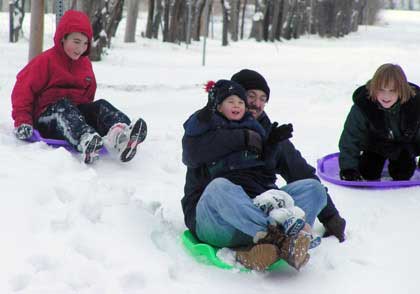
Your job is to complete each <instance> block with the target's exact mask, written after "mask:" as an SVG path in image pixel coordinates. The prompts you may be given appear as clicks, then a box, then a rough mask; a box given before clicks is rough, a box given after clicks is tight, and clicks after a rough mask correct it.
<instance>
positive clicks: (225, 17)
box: [220, 0, 229, 46]
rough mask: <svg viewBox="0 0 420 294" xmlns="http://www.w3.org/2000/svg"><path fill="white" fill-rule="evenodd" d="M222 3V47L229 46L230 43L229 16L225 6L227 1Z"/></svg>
mask: <svg viewBox="0 0 420 294" xmlns="http://www.w3.org/2000/svg"><path fill="white" fill-rule="evenodd" d="M220 2H221V3H222V14H223V28H222V46H227V45H228V44H229V41H228V27H229V16H228V13H229V12H228V10H227V8H226V5H225V0H221V1H220Z"/></svg>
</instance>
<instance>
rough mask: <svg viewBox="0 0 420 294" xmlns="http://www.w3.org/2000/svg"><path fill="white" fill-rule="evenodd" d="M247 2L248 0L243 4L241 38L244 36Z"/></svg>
mask: <svg viewBox="0 0 420 294" xmlns="http://www.w3.org/2000/svg"><path fill="white" fill-rule="evenodd" d="M247 4H248V0H244V3H243V6H242V17H241V40H242V39H243V38H244V28H245V13H246V6H247Z"/></svg>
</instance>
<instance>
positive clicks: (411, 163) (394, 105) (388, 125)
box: [339, 64, 420, 181]
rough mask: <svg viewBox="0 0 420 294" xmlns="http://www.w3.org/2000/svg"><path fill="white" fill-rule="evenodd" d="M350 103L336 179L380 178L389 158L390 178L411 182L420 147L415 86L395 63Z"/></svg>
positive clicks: (419, 98) (418, 100)
mask: <svg viewBox="0 0 420 294" xmlns="http://www.w3.org/2000/svg"><path fill="white" fill-rule="evenodd" d="M353 102H354V104H353V106H352V108H351V109H350V113H349V114H348V116H347V119H346V122H345V124H344V129H343V132H342V134H341V137H340V142H339V148H340V156H339V165H340V178H341V179H342V180H347V181H360V180H363V179H364V180H378V179H380V178H381V173H382V170H383V168H384V165H385V161H386V160H388V161H389V165H388V172H389V175H390V176H391V178H392V179H393V180H396V181H400V180H409V179H410V178H411V177H412V176H413V174H414V171H415V169H416V161H415V158H416V156H417V155H418V154H419V151H420V132H419V126H420V95H419V87H418V86H417V85H415V84H412V83H409V82H407V78H406V75H405V73H404V71H403V70H402V68H401V67H400V66H399V65H396V64H383V65H381V66H380V67H379V68H378V69H377V70H376V72H375V74H374V75H373V77H372V79H371V80H370V81H368V82H367V83H366V85H363V86H361V87H359V88H358V89H356V91H355V92H354V93H353Z"/></svg>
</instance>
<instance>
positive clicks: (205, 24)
mask: <svg viewBox="0 0 420 294" xmlns="http://www.w3.org/2000/svg"><path fill="white" fill-rule="evenodd" d="M212 4H213V0H206V2H205V4H204V9H203V13H204V14H203V17H202V35H203V36H205V37H208V36H209V24H210V14H211V7H212Z"/></svg>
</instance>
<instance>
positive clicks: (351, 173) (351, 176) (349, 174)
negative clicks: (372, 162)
mask: <svg viewBox="0 0 420 294" xmlns="http://www.w3.org/2000/svg"><path fill="white" fill-rule="evenodd" d="M340 179H342V180H344V181H362V180H363V178H362V175H361V174H360V172H359V171H358V170H355V169H343V170H340Z"/></svg>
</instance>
